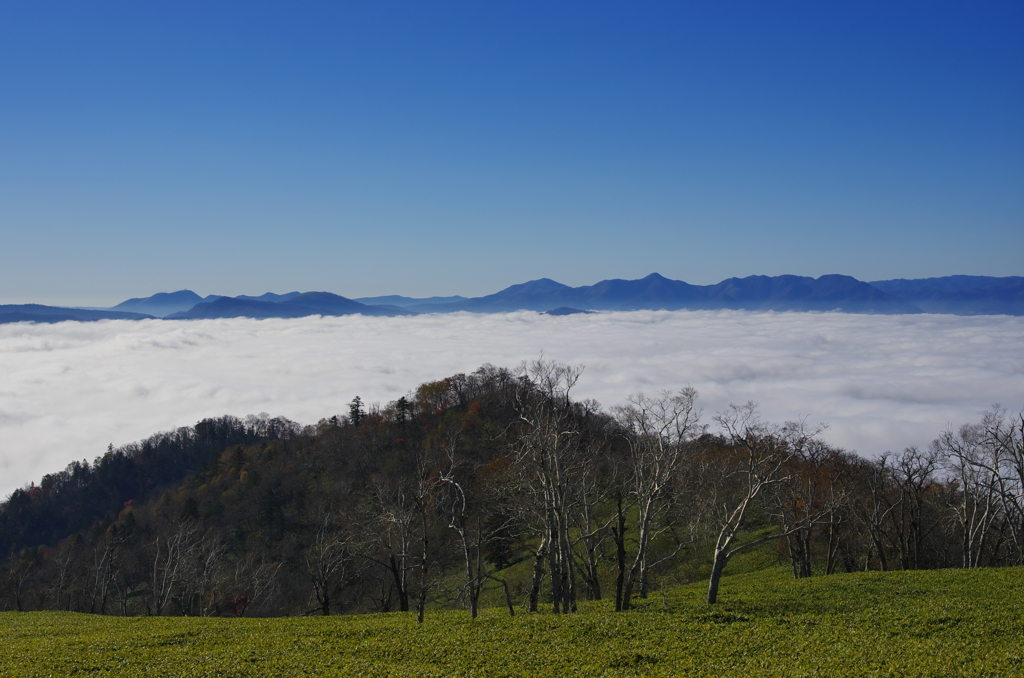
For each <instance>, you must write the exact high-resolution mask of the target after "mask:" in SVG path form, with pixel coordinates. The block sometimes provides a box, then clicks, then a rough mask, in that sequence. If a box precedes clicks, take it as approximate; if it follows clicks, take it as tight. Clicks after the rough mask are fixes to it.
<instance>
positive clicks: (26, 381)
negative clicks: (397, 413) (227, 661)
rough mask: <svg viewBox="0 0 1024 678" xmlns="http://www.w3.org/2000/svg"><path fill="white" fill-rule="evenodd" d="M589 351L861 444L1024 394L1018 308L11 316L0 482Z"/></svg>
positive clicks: (5, 348)
mask: <svg viewBox="0 0 1024 678" xmlns="http://www.w3.org/2000/svg"><path fill="white" fill-rule="evenodd" d="M541 351H543V352H544V355H545V356H547V357H549V358H553V359H556V360H561V361H565V362H572V363H583V364H585V365H586V371H585V372H584V375H583V378H582V379H581V380H580V383H579V386H578V389H577V392H576V395H577V396H578V397H581V398H583V397H588V398H596V399H597V400H599V401H600V402H601V403H603V404H604V405H612V404H615V403H618V402H621V401H622V400H623V399H624V398H625V397H626V396H627V395H628V394H630V393H632V392H634V391H638V390H644V391H647V392H653V391H656V390H658V389H662V388H671V389H675V388H678V387H680V386H683V385H685V384H692V385H693V386H695V387H696V388H697V389H698V391H699V392H700V394H701V404H702V407H703V408H704V410H705V413H706V414H707V415H710V414H713V413H714V411H715V410H717V409H721V408H724V407H725V406H727V405H728V404H729V403H731V402H732V403H742V402H746V401H747V400H755V401H757V402H760V403H761V405H762V410H763V412H764V414H765V416H766V417H767V418H769V419H773V420H779V421H781V420H784V419H793V418H797V417H807V418H808V419H809V421H811V422H820V421H824V422H828V423H829V424H830V428H829V430H828V432H827V433H826V436H825V437H826V438H827V439H829V440H830V441H831V442H833V443H835V444H838V445H842V446H844V447H847V448H851V449H856V450H858V451H860V452H861V453H862V454H868V455H872V454H877V453H879V452H882V451H885V450H886V449H899V448H902V447H904V446H906V445H912V444H917V445H927V444H928V442H929V441H930V440H931V439H932V438H934V437H935V436H936V435H938V434H939V433H940V432H941V431H942V430H943V429H944V428H945V427H946V426H947V425H948V424H953V425H959V424H961V423H964V422H967V421H973V420H975V419H976V418H977V415H978V413H979V412H980V411H981V410H983V409H985V408H986V407H988V406H989V405H990V404H992V403H995V402H1000V403H1002V404H1003V405H1005V406H1007V407H1009V408H1011V409H1020V408H1021V407H1024V318H1011V317H1006V316H986V317H957V316H936V315H916V316H870V315H846V314H838V313H826V314H816V313H747V312H738V311H717V312H711V311H708V312H687V311H681V312H661V311H640V312H633V313H602V314H596V315H574V316H564V317H552V316H542V315H538V314H535V313H525V312H524V313H509V314H500V315H471V314H453V315H435V316H416V317H405V318H369V317H362V316H346V317H335V318H319V317H312V318H302V319H298V320H277V319H274V320H248V319H231V320H204V321H190V322H175V321H163V320H153V321H137V322H132V321H101V322H95V323H59V324H55V325H29V324H10V325H0V497H3V496H7V495H8V494H9V493H10V492H11V491H13V490H14V489H15V488H17V487H20V486H22V485H24V484H25V483H27V482H29V481H33V480H34V481H37V482H38V480H39V479H40V478H41V477H42V475H43V474H45V473H49V472H53V471H58V470H60V469H62V468H63V467H64V466H66V465H67V463H68V462H70V461H72V460H75V459H89V460H92V459H93V458H95V457H96V456H98V455H100V454H102V453H103V451H104V450H105V449H106V446H107V444H108V443H113V444H114V445H115V446H116V445H121V444H124V443H127V442H131V441H133V440H138V439H141V438H144V437H146V436H148V435H150V434H151V433H155V432H157V431H161V430H167V429H170V428H174V427H177V426H182V425H189V424H194V423H195V422H196V421H198V420H199V419H202V418H203V417H208V416H219V415H222V414H234V415H239V416H243V415H246V414H250V413H258V412H261V411H265V412H269V413H270V414H273V415H283V416H286V417H289V418H291V419H294V420H296V421H299V422H301V423H314V422H316V421H317V420H319V419H320V418H321V417H325V416H330V415H331V414H336V413H344V412H345V411H346V408H347V404H348V402H349V401H350V400H351V399H352V398H353V397H354V396H356V395H359V396H361V397H362V398H363V400H364V401H365V402H373V401H380V402H382V403H383V402H386V401H389V400H394V399H395V398H398V397H399V396H401V395H404V394H405V393H407V392H408V391H409V390H411V389H414V388H415V387H416V386H417V385H419V384H420V383H422V382H424V381H428V380H433V379H439V378H442V377H445V376H449V375H451V374H454V373H457V372H468V371H472V370H474V369H476V368H477V367H479V366H480V365H481V364H483V363H487V362H489V363H493V364H495V365H504V366H508V367H514V366H516V365H517V364H518V363H519V362H520V361H522V360H529V359H533V358H536V357H537V356H538V355H539V354H540V353H541Z"/></svg>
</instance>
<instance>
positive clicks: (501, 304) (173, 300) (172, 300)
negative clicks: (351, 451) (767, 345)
mask: <svg viewBox="0 0 1024 678" xmlns="http://www.w3.org/2000/svg"><path fill="white" fill-rule="evenodd" d="M191 302H195V303H191ZM367 302H376V303H367ZM190 303H191V305H189V304H190ZM185 306H187V308H186V307H185ZM562 308H571V309H575V310H590V311H633V310H716V309H732V310H747V311H817V312H824V311H838V312H843V313H868V314H875V313H883V314H911V313H942V314H953V315H993V314H998V315H1015V316H1021V315H1024V277H1021V276H1007V277H1000V278H997V277H990V276H968V275H954V276H945V277H940V278H919V279H905V278H895V279H892V280H876V281H874V282H865V281H862V280H858V279H857V278H854V277H852V276H847V275H841V274H827V275H823V276H820V277H818V278H812V277H807V276H798V275H778V276H765V275H750V276H746V277H743V278H736V277H733V278H727V279H725V280H723V281H721V282H719V283H717V284H714V285H692V284H690V283H687V282H685V281H682V280H672V279H670V278H666V277H665V276H662V275H661V274H659V273H651V274H649V275H647V276H645V277H643V278H639V279H637V280H623V279H619V278H613V279H608V280H601V281H599V282H597V283H595V284H593V285H582V286H580V287H571V286H569V285H565V284H562V283H560V282H558V281H556V280H553V279H551V278H538V279H536V280H529V281H526V282H523V283H517V284H515V285H510V286H508V287H506V288H504V289H502V290H499V291H497V292H495V293H493V294H489V295H485V296H482V297H462V296H458V295H456V296H448V297H418V298H417V297H403V296H399V295H391V296H382V297H362V298H359V299H350V298H348V297H343V296H341V295H337V294H334V293H331V292H289V293H286V294H275V293H273V292H267V293H265V294H262V295H260V296H248V295H238V296H237V297H227V296H221V295H216V294H211V295H208V296H206V297H201V296H199V295H198V294H196V293H195V292H192V291H191V290H178V291H177V292H161V293H158V294H154V295H153V296H151V297H141V298H133V299H128V300H126V301H124V302H121V303H120V304H118V305H116V306H113V307H111V308H108V309H95V308H93V309H81V308H68V307H60V306H43V305H40V304H9V305H6V306H3V305H0V323H8V322H32V321H37V322H60V321H64V320H79V321H88V320H99V319H105V318H110V319H146V318H153V317H164V318H167V319H171V320H187V319H199V318H236V317H248V318H298V317H303V316H309V315H326V316H336V315H351V314H362V315H371V316H395V315H415V314H419V313H453V312H458V311H465V312H470V313H507V312H512V311H521V310H526V311H536V312H538V313H547V312H549V311H552V310H555V309H562ZM129 309H135V310H134V311H133V310H129ZM175 309H176V310H175Z"/></svg>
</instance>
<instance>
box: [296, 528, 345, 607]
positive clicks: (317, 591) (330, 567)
mask: <svg viewBox="0 0 1024 678" xmlns="http://www.w3.org/2000/svg"><path fill="white" fill-rule="evenodd" d="M304 560H305V565H306V573H307V574H308V575H309V579H310V582H311V584H312V586H313V591H312V598H313V599H314V600H315V601H316V607H315V608H313V610H314V611H319V612H320V614H322V615H324V616H325V617H326V616H328V615H330V614H331V605H333V604H335V602H336V601H335V598H336V596H337V595H338V593H339V592H340V591H341V589H342V588H343V587H344V586H345V585H346V584H348V583H350V582H351V581H352V580H353V579H354V578H355V575H356V572H355V564H354V560H355V543H354V540H353V539H352V538H351V537H350V536H349V535H348V534H346V532H345V530H344V528H343V526H342V525H341V524H340V522H339V521H338V520H337V518H336V516H335V515H334V514H333V513H331V512H330V511H329V510H325V511H323V513H322V514H321V516H320V521H319V524H318V526H317V531H316V535H315V537H314V539H313V543H312V544H311V545H310V546H309V548H307V549H306V554H305V559H304ZM335 606H336V605H335Z"/></svg>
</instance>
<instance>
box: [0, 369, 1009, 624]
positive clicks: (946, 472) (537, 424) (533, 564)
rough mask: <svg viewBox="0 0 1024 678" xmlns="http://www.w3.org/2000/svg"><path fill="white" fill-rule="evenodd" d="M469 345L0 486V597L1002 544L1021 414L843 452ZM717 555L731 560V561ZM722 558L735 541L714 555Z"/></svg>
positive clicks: (969, 563)
mask: <svg viewBox="0 0 1024 678" xmlns="http://www.w3.org/2000/svg"><path fill="white" fill-rule="evenodd" d="M581 370H582V368H581V367H575V366H568V365H563V364H559V363H553V362H546V361H536V362H534V363H531V364H527V365H523V366H522V367H520V368H519V369H517V370H508V369H504V368H497V367H493V366H490V365H485V366H484V367H481V368H480V369H479V370H477V371H476V372H474V373H472V374H469V375H463V374H460V375H455V376H452V377H449V378H446V379H442V380H440V381H436V382H430V383H426V384H422V385H420V386H419V387H418V388H417V389H415V391H413V392H411V393H410V394H409V396H407V397H404V398H400V399H399V400H397V401H394V402H391V403H388V404H387V405H384V406H377V405H371V406H369V407H365V406H364V404H363V403H362V402H361V401H360V400H359V399H358V398H356V399H355V400H353V402H352V403H351V404H350V406H349V408H348V412H347V413H346V414H345V415H344V416H342V415H339V416H333V417H330V418H328V419H324V420H321V421H320V422H319V423H318V424H317V425H315V426H305V427H304V426H300V425H298V424H295V423H294V422H290V421H288V420H285V419H280V418H277V419H274V418H270V417H268V416H266V415H261V416H258V417H249V418H247V419H245V420H239V419H235V418H232V417H222V418H220V419H209V420H204V421H202V422H199V423H198V424H196V426H194V427H190V428H182V429H179V430H177V431H173V432H169V433H162V434H158V435H155V436H153V437H151V438H149V439H147V440H145V441H142V442H140V443H136V444H132V445H128V446H125V447H123V448H119V449H109V450H107V452H106V454H104V455H103V456H101V457H99V458H97V459H96V460H95V461H94V462H92V463H88V462H84V461H83V462H77V463H74V464H72V465H70V466H69V467H68V468H67V469H66V470H64V471H62V472H59V473H54V474H51V475H48V476H46V477H44V478H43V479H42V481H41V482H40V483H39V485H33V486H30V487H26V488H24V489H22V490H18V491H16V492H14V493H13V494H12V495H11V496H10V497H9V498H8V499H7V501H6V502H5V503H3V504H0V549H2V551H0V553H2V557H3V560H2V561H0V586H2V587H3V588H2V591H0V595H2V598H0V610H3V609H6V610H15V609H16V610H34V609H54V610H69V611H79V612H93V613H103V614H120V615H222V616H243V615H245V616H257V615H259V616H277V615H302V614H322V615H328V614H338V613H351V612H375V611H392V610H394V611H398V610H402V611H415V612H416V613H417V614H416V616H417V618H418V619H420V620H422V619H423V617H424V615H425V614H429V611H430V610H432V609H437V608H442V607H454V608H465V609H467V610H468V611H469V612H470V613H471V614H472V615H473V616H475V615H476V614H477V611H478V609H479V607H480V606H481V605H489V604H500V605H502V606H503V607H506V606H507V608H508V611H509V612H514V611H516V610H519V609H525V610H530V611H536V610H540V609H549V610H552V611H555V612H561V613H571V612H575V611H576V610H577V605H578V604H579V603H580V602H581V601H584V600H596V599H602V598H607V599H610V600H613V601H614V607H615V609H617V610H620V609H621V610H628V609H630V608H631V607H634V606H635V605H636V601H637V600H638V599H642V598H646V597H647V596H648V595H649V594H650V593H651V592H652V591H655V590H660V587H661V586H663V585H665V584H671V583H683V582H685V581H690V580H696V579H708V580H709V583H708V587H707V594H706V596H707V599H708V601H709V602H714V601H715V599H716V597H717V593H718V587H719V584H720V580H721V576H722V575H723V573H725V572H726V571H727V568H728V566H729V563H730V562H732V561H733V558H734V557H736V556H738V555H740V554H744V553H746V554H750V553H754V552H757V553H761V554H762V555H764V556H766V557H770V558H780V559H783V560H784V561H785V562H787V563H789V565H790V566H791V570H792V573H793V575H794V576H795V577H798V578H805V577H810V576H812V575H827V574H830V573H833V572H836V571H841V570H842V571H856V570H865V569H867V570H874V569H878V570H892V569H903V570H913V569H929V568H940V567H969V568H976V567H987V566H999V565H1008V564H1021V563H1022V561H1024V548H1022V539H1024V494H1022V479H1024V442H1022V433H1024V418H1022V417H1021V416H1020V415H1013V416H1007V415H1006V413H1005V412H1003V411H999V410H993V411H991V412H989V413H987V414H986V415H985V416H984V418H983V419H982V420H981V421H980V422H978V423H975V424H968V425H965V426H963V427H962V428H960V429H959V430H950V431H946V432H944V433H941V435H940V436H939V438H938V439H937V440H935V441H934V442H933V443H932V444H931V445H930V446H928V447H927V448H921V449H918V448H910V449H906V450H903V451H901V452H898V453H894V454H887V455H885V456H883V457H881V458H878V459H874V460H868V459H864V458H861V457H858V456H856V455H854V454H851V453H849V452H846V451H843V450H839V449H835V448H833V447H830V446H829V445H828V444H826V443H825V442H824V441H823V440H822V438H821V436H820V434H821V429H820V428H818V427H816V426H812V425H810V424H808V423H806V422H787V423H773V422H766V421H764V420H762V419H761V418H760V417H759V416H758V413H757V409H756V407H755V406H754V405H752V404H748V405H743V406H735V407H732V408H730V409H729V410H727V411H725V412H719V413H716V414H714V415H711V416H708V415H705V416H702V413H701V411H700V403H699V399H698V397H697V394H696V392H695V391H693V390H692V389H689V388H683V389H681V390H680V391H678V392H675V393H661V394H647V395H643V394H635V395H633V396H631V397H630V398H629V400H628V402H627V404H626V405H624V406H621V407H616V408H612V409H610V410H603V409H602V408H601V407H600V406H599V405H598V404H597V403H595V402H592V401H576V400H574V399H573V398H572V388H573V386H574V384H575V382H576V380H577V378H578V377H579V374H580V372H581ZM737 564H739V563H737ZM734 567H735V565H734Z"/></svg>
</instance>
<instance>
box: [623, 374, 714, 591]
mask: <svg viewBox="0 0 1024 678" xmlns="http://www.w3.org/2000/svg"><path fill="white" fill-rule="evenodd" d="M696 400H697V391H696V389H694V388H692V387H689V386H687V387H685V388H683V389H680V390H679V392H678V393H672V392H671V391H662V392H661V393H660V394H658V396H656V397H653V398H652V397H648V396H646V395H644V394H643V393H637V394H635V395H632V396H630V397H629V402H628V403H627V404H626V405H622V406H619V407H616V408H615V416H616V418H617V419H618V421H619V424H620V426H621V427H622V430H623V432H624V435H625V438H626V441H627V442H628V444H629V450H630V454H629V461H628V466H629V473H630V480H631V483H630V493H631V494H632V498H633V502H634V503H635V505H636V508H637V523H636V525H637V551H636V556H635V557H634V558H633V564H632V565H631V566H630V568H629V572H628V575H627V576H626V581H625V585H624V589H623V593H622V603H621V609H623V610H628V609H630V601H631V598H632V595H633V589H634V587H636V586H637V585H638V584H642V583H643V582H646V580H647V567H648V564H649V563H648V555H649V550H650V544H651V539H652V538H653V537H654V536H655V535H656V534H657V533H658V531H659V529H661V528H659V526H658V524H657V521H658V518H659V517H660V516H661V515H662V514H663V513H664V512H665V507H666V505H667V502H666V501H665V499H666V493H667V492H668V490H669V488H670V487H671V485H672V484H673V483H674V482H676V481H677V480H678V478H677V476H678V475H679V474H680V473H681V471H682V467H683V461H684V456H685V454H686V452H687V450H688V449H690V448H689V445H690V443H691V442H692V441H693V440H694V439H695V438H697V437H698V436H700V435H701V434H702V433H704V430H705V429H704V427H703V426H701V425H700V411H699V410H697V409H696V405H695V403H696Z"/></svg>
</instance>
